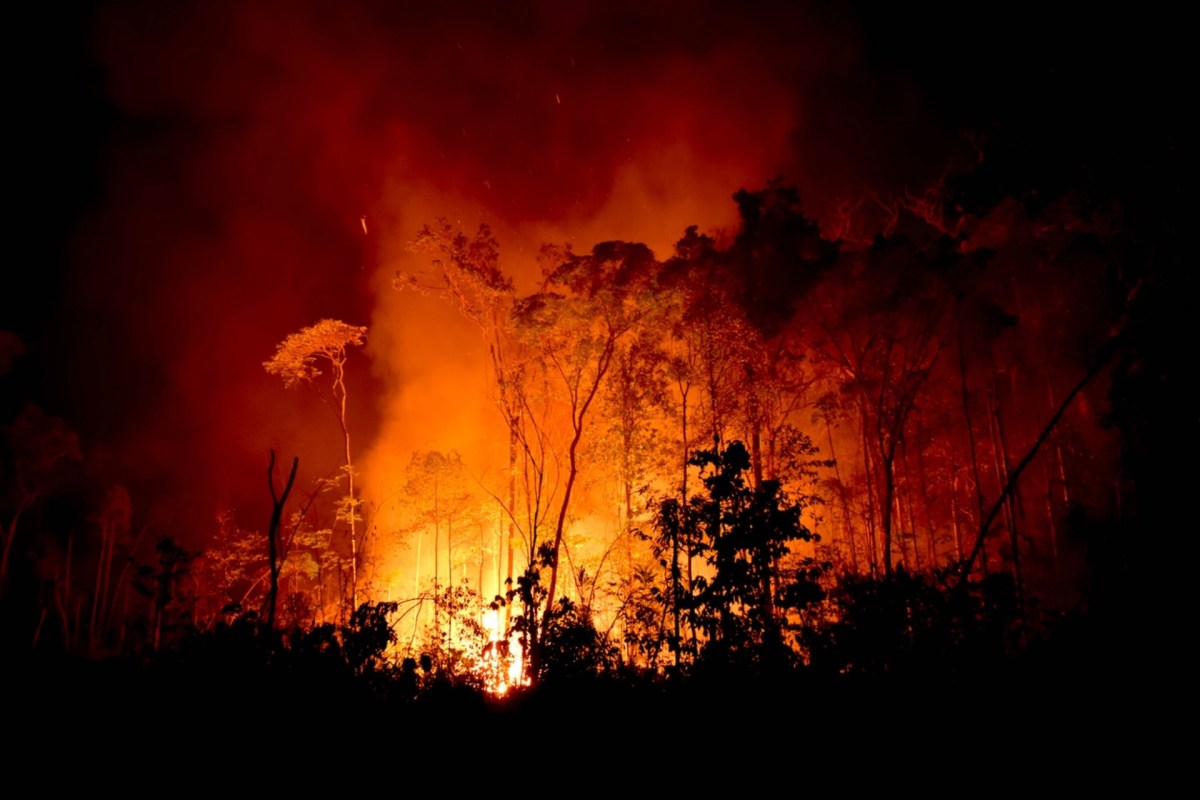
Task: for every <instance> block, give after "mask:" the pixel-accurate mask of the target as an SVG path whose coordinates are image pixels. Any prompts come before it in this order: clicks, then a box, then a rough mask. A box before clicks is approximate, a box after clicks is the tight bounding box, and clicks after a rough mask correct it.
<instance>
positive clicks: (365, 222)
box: [358, 214, 367, 236]
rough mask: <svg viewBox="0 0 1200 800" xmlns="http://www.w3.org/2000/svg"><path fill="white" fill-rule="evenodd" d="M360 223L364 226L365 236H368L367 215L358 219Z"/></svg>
mask: <svg viewBox="0 0 1200 800" xmlns="http://www.w3.org/2000/svg"><path fill="white" fill-rule="evenodd" d="M358 221H359V222H360V223H361V224H362V229H363V236H366V235H367V215H366V214H363V215H362V216H361V217H359V218H358Z"/></svg>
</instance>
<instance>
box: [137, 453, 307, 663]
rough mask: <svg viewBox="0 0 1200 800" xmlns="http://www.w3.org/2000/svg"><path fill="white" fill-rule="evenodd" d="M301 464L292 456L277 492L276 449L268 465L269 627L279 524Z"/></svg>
mask: <svg viewBox="0 0 1200 800" xmlns="http://www.w3.org/2000/svg"><path fill="white" fill-rule="evenodd" d="M299 466H300V458H299V457H298V456H297V457H294V458H292V470H291V472H290V473H289V474H288V479H287V483H285V484H284V487H283V492H282V493H281V494H277V493H276V491H275V451H274V450H272V451H271V460H270V462H269V463H268V465H267V485H268V486H269V487H270V489H271V524H270V528H269V529H268V531H267V555H268V558H269V560H270V569H271V588H270V589H269V590H268V593H267V627H268V628H274V627H275V604H276V600H277V598H278V595H279V571H280V569H282V566H283V565H282V564H280V563H279V561H278V558H279V553H278V547H279V526H280V523H281V522H282V520H283V505H284V503H286V502H287V498H288V495H289V494H291V491H292V484H293V483H294V482H295V480H296V469H297V467H299ZM154 642H155V644H154V649H155V650H157V649H158V631H157V621H156V629H155V635H154Z"/></svg>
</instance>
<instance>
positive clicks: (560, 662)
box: [539, 597, 619, 683]
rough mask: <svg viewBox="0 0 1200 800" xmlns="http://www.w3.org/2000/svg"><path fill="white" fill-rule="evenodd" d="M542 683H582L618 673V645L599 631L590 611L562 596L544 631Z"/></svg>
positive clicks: (542, 641) (540, 677)
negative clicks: (582, 681)
mask: <svg viewBox="0 0 1200 800" xmlns="http://www.w3.org/2000/svg"><path fill="white" fill-rule="evenodd" d="M541 635H542V640H541V663H540V669H541V672H540V674H539V680H540V682H542V683H555V682H559V681H581V680H586V679H589V678H594V677H597V676H601V675H604V674H606V673H610V672H612V671H614V670H615V669H616V667H617V664H618V663H619V659H618V651H617V647H616V645H614V644H613V643H611V642H609V641H607V639H606V638H605V637H604V636H603V635H601V634H600V632H599V631H597V630H596V626H595V624H594V622H593V620H592V617H591V615H590V614H589V613H588V612H587V609H586V608H583V607H581V606H578V605H576V604H575V603H573V602H572V601H571V600H570V599H569V598H566V597H560V598H559V600H558V603H557V604H556V605H555V608H554V611H553V612H552V613H551V614H550V615H549V623H548V624H547V625H546V626H545V627H544V628H543V630H542V634H541Z"/></svg>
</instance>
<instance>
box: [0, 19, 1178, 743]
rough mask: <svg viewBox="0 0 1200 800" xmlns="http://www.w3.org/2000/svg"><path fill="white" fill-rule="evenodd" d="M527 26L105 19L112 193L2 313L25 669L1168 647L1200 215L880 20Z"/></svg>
mask: <svg viewBox="0 0 1200 800" xmlns="http://www.w3.org/2000/svg"><path fill="white" fill-rule="evenodd" d="M518 5H519V8H513V9H509V10H506V11H502V12H501V11H496V10H493V9H491V7H490V6H489V5H488V4H482V3H480V4H474V3H467V4H465V5H464V6H463V7H461V8H457V7H456V9H454V10H447V11H444V12H443V11H437V10H433V9H427V8H423V9H408V8H403V9H399V10H398V9H392V8H390V6H389V4H388V3H348V4H343V5H339V6H338V8H336V9H335V8H329V7H327V5H326V4H320V3H312V4H310V3H299V4H297V5H296V7H295V8H289V9H288V10H287V13H286V14H284V13H282V11H281V10H280V9H275V10H274V11H266V10H264V9H260V8H257V7H251V6H247V5H244V4H240V3H228V4H224V3H217V4H216V5H215V6H212V5H211V4H187V3H185V4H181V5H180V6H179V7H178V8H175V9H173V10H171V11H170V12H169V13H168V12H163V11H161V9H158V8H157V7H156V4H151V3H138V2H134V3H129V4H121V5H115V4H114V5H110V4H107V3H101V4H99V5H98V6H97V7H96V8H95V9H93V12H94V13H93V15H92V16H89V17H88V18H87V20H86V21H85V22H81V23H80V24H81V26H82V27H84V28H86V30H87V41H88V47H87V48H86V54H84V53H83V52H81V53H79V54H76V55H75V56H74V58H75V59H76V60H77V61H78V62H79V63H78V64H77V65H76V66H77V69H78V71H79V73H80V74H79V75H78V76H77V79H76V80H77V83H78V85H77V86H75V87H74V88H75V91H76V92H77V93H83V94H86V95H87V97H88V100H89V102H90V103H92V104H93V105H95V106H96V109H93V113H94V114H95V116H96V120H95V123H96V128H97V130H96V132H95V134H94V139H95V141H94V142H92V143H91V144H90V147H91V148H92V151H93V154H94V156H95V158H94V161H95V164H93V165H91V166H90V168H91V169H92V171H93V172H94V177H95V180H96V181H97V184H98V185H97V186H95V187H92V188H93V189H94V191H93V192H92V193H90V194H86V195H85V194H84V193H82V190H81V194H80V196H79V198H78V200H77V203H78V207H77V208H74V209H72V210H71V214H72V222H71V226H70V230H69V231H68V230H63V231H59V232H58V236H57V237H54V240H55V241H56V242H57V241H58V240H59V239H61V240H62V243H60V244H56V245H55V250H54V255H53V258H54V259H56V263H57V264H58V267H57V269H58V272H56V273H54V275H53V278H52V280H51V281H50V282H49V283H48V284H47V286H46V287H45V288H46V292H47V295H48V296H49V295H51V294H53V295H54V296H53V299H46V300H44V301H42V302H41V305H37V304H35V303H33V302H32V301H30V303H29V310H25V311H22V313H21V314H17V313H15V310H14V312H13V313H12V314H11V321H10V318H7V316H6V318H5V319H0V392H2V394H0V399H3V403H2V404H0V537H2V538H0V622H2V624H3V633H4V637H5V639H4V640H5V642H6V644H10V645H11V646H12V647H13V648H15V649H19V651H20V652H21V653H26V652H28V653H29V654H31V659H36V658H42V657H50V656H53V657H60V658H64V659H81V660H88V661H90V660H96V661H101V660H106V659H114V660H121V659H127V660H128V663H135V664H137V665H138V668H139V669H146V670H152V669H157V668H161V669H178V670H180V671H181V674H182V672H183V671H184V670H185V667H182V666H180V665H181V664H182V665H195V669H196V670H197V671H198V672H199V671H200V670H202V669H205V668H207V669H209V670H210V671H211V672H213V673H215V674H235V673H236V674H239V675H240V674H242V673H238V672H237V670H234V669H230V670H229V671H228V673H223V672H222V669H224V668H225V665H228V664H231V663H238V664H241V663H245V662H254V663H258V664H260V665H261V666H262V673H261V674H262V675H268V674H269V675H271V676H275V675H284V676H287V677H286V678H280V679H279V680H285V681H295V686H294V687H293V689H295V691H296V692H297V696H304V697H307V695H306V694H304V693H307V692H310V691H313V690H312V689H311V687H310V686H308V685H307V684H308V683H309V682H308V681H305V680H304V679H303V676H308V675H320V676H321V677H320V680H319V681H317V682H327V684H328V686H335V687H337V688H336V692H337V693H342V694H337V700H336V702H331V705H336V704H337V703H340V702H347V703H350V702H351V701H348V700H346V698H349V697H354V698H356V700H355V701H353V702H357V701H358V700H360V699H361V698H362V697H366V696H370V697H373V698H375V699H377V700H381V702H384V701H386V703H393V702H394V703H395V704H396V705H395V707H401V708H408V707H412V706H416V705H419V704H420V703H421V702H426V701H428V702H447V703H449V702H451V701H450V700H448V699H447V698H454V697H458V695H455V694H454V692H456V691H460V690H461V691H463V692H474V693H478V694H480V695H484V696H487V697H488V698H489V699H491V700H497V702H498V698H508V699H510V700H511V699H512V698H514V697H524V696H527V695H530V694H532V693H535V692H537V691H539V690H544V691H555V690H558V687H562V686H587V687H590V689H595V687H596V686H597V685H599V683H601V682H603V681H608V682H610V684H611V685H620V686H622V687H625V688H628V687H638V688H639V689H645V688H646V687H661V686H680V685H683V684H686V683H687V682H689V681H694V682H696V685H702V686H705V687H708V688H711V687H712V686H745V685H763V686H766V685H770V686H772V687H774V686H789V687H792V686H795V685H797V681H799V680H800V679H801V676H803V678H804V679H805V680H822V681H828V682H829V683H828V684H827V685H830V686H833V685H840V684H837V683H836V682H837V681H839V680H842V679H845V678H847V676H849V677H851V678H853V677H855V676H871V677H879V676H883V677H886V678H888V679H895V678H896V676H921V677H926V676H935V677H936V679H937V680H939V681H941V680H942V679H945V680H946V681H947V685H950V682H951V679H953V680H960V679H961V680H963V681H964V682H966V683H967V684H970V683H971V681H972V680H974V679H976V678H978V676H987V677H986V679H984V678H978V684H979V685H984V684H985V683H987V682H988V681H992V680H993V678H995V676H996V675H999V674H1001V673H1002V672H1003V671H1004V670H1006V669H1009V668H1011V669H1012V671H1013V673H1015V672H1017V671H1018V669H1017V667H1016V666H1014V665H1022V666H1024V665H1027V664H1028V663H1029V662H1030V660H1031V659H1033V658H1034V657H1035V656H1031V655H1030V654H1031V653H1037V654H1038V655H1037V656H1036V657H1037V658H1042V659H1044V662H1049V661H1053V660H1054V658H1055V657H1057V656H1061V654H1062V653H1064V652H1068V651H1072V648H1074V647H1075V646H1076V643H1077V642H1079V641H1085V642H1087V647H1088V648H1096V649H1100V647H1101V646H1100V645H1098V644H1097V643H1099V642H1102V641H1104V640H1105V639H1106V637H1107V635H1108V633H1107V626H1109V625H1112V624H1120V625H1127V624H1128V625H1131V626H1134V623H1132V622H1130V620H1132V619H1135V618H1136V617H1134V616H1128V615H1127V611H1126V609H1127V607H1128V604H1127V603H1126V600H1127V599H1128V592H1129V586H1130V582H1131V580H1132V579H1131V578H1130V577H1129V576H1130V575H1131V574H1134V573H1135V572H1136V570H1134V569H1133V568H1132V567H1130V566H1129V563H1128V561H1127V559H1128V558H1129V557H1130V556H1129V555H1128V553H1127V552H1126V548H1125V547H1124V546H1123V544H1122V543H1124V542H1128V541H1131V537H1134V536H1138V535H1145V531H1147V530H1149V529H1150V528H1149V526H1150V525H1151V524H1152V523H1153V525H1155V526H1157V525H1159V524H1161V522H1162V517H1161V515H1162V514H1163V513H1164V512H1163V511H1161V510H1160V509H1161V508H1162V507H1163V506H1164V503H1163V502H1162V499H1163V493H1164V492H1165V490H1163V489H1162V488H1161V486H1162V481H1161V480H1160V478H1161V471H1162V470H1163V469H1164V467H1162V466H1160V461H1161V453H1162V450H1163V448H1164V444H1165V443H1166V442H1170V441H1171V440H1172V434H1169V433H1164V431H1166V430H1169V429H1170V427H1171V421H1170V420H1169V419H1167V418H1166V415H1165V414H1163V413H1161V410H1160V409H1159V408H1158V406H1157V404H1158V403H1159V402H1160V401H1161V400H1162V399H1163V396H1165V395H1166V394H1168V390H1167V389H1166V388H1164V387H1168V386H1169V385H1170V384H1169V382H1168V381H1167V379H1166V377H1165V369H1166V368H1165V367H1164V366H1163V365H1164V361H1165V359H1163V358H1162V357H1161V356H1160V355H1159V354H1158V350H1159V348H1160V346H1161V344H1162V343H1163V341H1165V340H1166V338H1168V337H1166V336H1165V334H1164V333H1163V330H1162V326H1164V325H1165V324H1166V323H1165V322H1164V321H1163V320H1164V319H1166V318H1167V317H1168V316H1169V315H1168V314H1167V313H1166V310H1165V308H1166V306H1165V300H1164V297H1165V296H1167V295H1170V294H1175V293H1176V292H1174V291H1173V290H1169V289H1170V287H1172V286H1173V284H1172V283H1171V282H1172V281H1174V280H1177V279H1176V278H1175V277H1174V275H1175V270H1176V269H1177V267H1178V264H1177V262H1178V252H1177V251H1176V249H1175V248H1176V246H1177V243H1176V241H1175V238H1174V237H1176V236H1177V233H1178V230H1180V229H1181V227H1180V225H1179V224H1178V220H1177V219H1176V217H1175V216H1172V214H1178V211H1171V209H1174V208H1175V206H1174V205H1171V206H1170V207H1169V208H1168V209H1167V210H1165V211H1164V210H1163V209H1162V208H1160V207H1159V203H1158V200H1157V199H1156V198H1155V196H1154V195H1153V193H1152V192H1149V191H1146V190H1145V187H1144V186H1143V185H1142V183H1141V181H1143V180H1144V178H1143V177H1142V172H1141V171H1136V174H1133V175H1131V174H1129V171H1128V170H1129V168H1128V166H1126V164H1125V162H1124V161H1123V160H1122V159H1121V157H1120V156H1119V153H1117V154H1116V155H1114V152H1115V151H1114V150H1113V145H1112V142H1110V141H1108V140H1102V139H1100V138H1098V137H1100V134H1099V133H1097V132H1096V131H1093V130H1092V129H1091V128H1084V127H1083V123H1082V122H1076V121H1073V120H1075V119H1076V117H1078V116H1079V115H1080V114H1082V113H1083V111H1085V110H1087V109H1090V108H1091V107H1092V105H1094V104H1088V103H1085V102H1083V101H1080V102H1078V103H1072V104H1071V105H1070V109H1067V110H1059V109H1058V104H1059V103H1060V102H1063V101H1062V99H1061V98H1062V91H1059V90H1055V89H1054V87H1053V86H1051V85H1049V84H1047V85H1045V86H1043V85H1042V84H1040V83H1037V82H1035V81H1028V82H1027V83H1028V85H1025V84H1023V89H1022V91H1021V92H1019V93H1010V91H1011V90H1008V89H1002V88H1000V87H1002V86H1007V83H1005V81H1006V80H1007V79H1008V78H1009V77H1011V76H1012V75H1015V74H1016V72H1017V71H1018V69H1027V67H1022V66H1020V65H1015V64H1009V63H1007V62H1006V63H1005V64H1004V65H1003V69H1001V66H999V65H993V64H992V62H991V61H985V59H986V58H991V59H993V60H995V59H998V58H1003V57H1007V56H1006V55H1005V53H1006V52H1007V51H1005V52H1000V51H999V50H997V49H995V48H985V49H986V50H987V53H986V54H981V55H976V54H974V53H971V52H966V51H965V50H964V47H963V46H961V45H957V46H956V45H954V43H952V42H946V43H940V42H934V41H931V40H930V38H929V37H930V36H931V34H930V33H929V32H928V31H927V30H926V28H928V26H926V25H916V24H913V25H911V26H908V27H906V28H905V29H906V30H907V31H908V34H909V35H910V36H913V37H916V36H923V37H925V38H924V39H923V40H922V41H921V42H920V44H921V45H922V46H920V47H917V46H914V47H908V46H905V47H900V46H899V45H898V44H896V43H895V42H893V41H892V40H891V39H890V38H889V37H890V35H891V34H890V33H881V31H882V30H884V29H887V28H889V27H890V23H892V22H895V20H891V19H890V18H888V19H883V18H878V19H877V18H876V17H874V16H871V15H870V14H867V13H866V11H862V12H860V13H853V12H852V11H851V10H846V11H845V12H842V11H835V10H833V9H825V8H824V7H822V8H821V9H817V8H815V7H809V6H807V5H805V4H799V5H797V4H785V3H778V4H768V6H770V8H769V11H764V12H763V13H764V15H765V16H764V17H763V18H761V19H759V18H754V17H752V16H751V15H748V14H745V13H740V12H739V13H734V12H733V11H731V10H730V9H727V8H725V7H724V6H723V4H718V3H707V2H702V3H700V4H699V5H698V6H697V7H696V8H695V9H694V10H693V11H692V12H691V13H689V14H688V15H686V18H684V15H681V14H680V15H674V16H672V15H668V14H664V13H661V12H657V11H654V10H653V9H647V8H642V7H641V5H644V4H631V3H623V2H619V3H616V4H615V5H612V4H600V3H580V4H566V5H567V6H569V7H566V8H558V7H557V6H555V7H551V6H550V5H547V4H539V3H531V4H518ZM874 13H882V12H874ZM918 29H919V30H918ZM1022 30H1023V29H1022ZM1014 35H1015V34H1014ZM940 45H944V47H945V48H947V50H946V51H945V53H943V54H941V55H939V53H942V51H939V50H937V49H936V46H940ZM1031 46H1032V45H1031ZM1077 46H1079V47H1082V46H1083V45H1077ZM931 48H932V49H931ZM1036 53H1038V54H1040V56H1041V57H1043V58H1046V59H1051V58H1052V56H1051V54H1050V49H1048V48H1047V49H1046V52H1043V51H1042V50H1041V49H1036ZM950 56H953V59H951V60H954V63H958V62H959V61H961V62H964V64H965V63H966V62H967V61H968V60H969V59H975V60H974V61H971V63H972V64H974V67H975V73H974V74H976V76H977V79H978V80H979V81H980V82H981V85H979V86H976V85H974V84H970V83H969V82H968V78H967V77H966V76H968V75H970V74H972V73H971V70H970V69H967V68H966V66H964V67H963V68H961V69H955V70H954V75H946V74H944V72H945V70H944V69H943V68H942V67H941V66H939V65H942V64H943V62H945V61H946V60H947V59H950ZM1052 60H1053V62H1054V64H1056V65H1058V64H1059V61H1058V58H1057V57H1054V58H1053V59H1052ZM947 63H949V62H947ZM1064 63H1066V62H1064ZM1069 63H1070V64H1075V63H1076V62H1075V61H1070V62H1069ZM1064 68H1065V67H1064ZM1072 68H1073V69H1074V68H1077V67H1072ZM1050 72H1052V71H1047V74H1048V75H1049V74H1050ZM84 73H86V75H85V74H84ZM93 73H94V74H95V76H99V77H87V76H92V75H93ZM1010 73H1011V74H1010ZM985 77H990V83H989V82H988V81H987V80H985ZM1026 77H1029V76H1028V75H1027V76H1026ZM1034 77H1037V78H1038V80H1045V81H1047V82H1049V81H1051V78H1050V77H1045V76H1043V75H1041V74H1040V73H1039V74H1037V75H1036V76H1034ZM1001 78H1003V79H1004V80H1001ZM1077 83H1078V84H1080V85H1085V84H1086V85H1090V84H1088V83H1087V82H1085V81H1078V82H1077ZM982 84H987V85H982ZM1075 85H1076V84H1072V87H1074V86H1075ZM1059 88H1060V89H1061V87H1059ZM967 90H971V91H967ZM975 90H978V93H979V97H978V98H976V99H971V98H975V94H974V92H975ZM1072 91H1074V88H1072ZM1113 91H1114V92H1115V91H1116V90H1113ZM1122 96H1123V95H1122ZM1139 97H1140V95H1139ZM1031 98H1033V99H1031ZM1037 98H1041V99H1040V100H1038V101H1037V102H1036V103H1034V100H1035V99H1037ZM1105 99H1106V100H1107V95H1106V96H1105ZM1128 102H1129V103H1135V101H1134V100H1128ZM1142 102H1143V101H1141V100H1137V101H1136V103H1137V105H1136V107H1137V108H1139V109H1143V111H1144V112H1145V113H1150V112H1149V111H1145V109H1144V108H1143V106H1142V105H1141V103H1142ZM989 103H991V104H992V105H989ZM1025 104H1029V105H1028V106H1027V105H1025ZM993 106H994V108H995V110H993ZM1152 107H1153V106H1152ZM97 109H98V110H97ZM981 109H982V110H981ZM1071 111H1073V112H1074V113H1075V116H1072V114H1071V113H1069V112H1071ZM81 113H82V112H81ZM993 114H995V115H996V117H995V118H993V116H992V115H993ZM1090 118H1091V117H1089V119H1090ZM1046 119H1051V120H1052V121H1054V122H1055V123H1056V125H1050V126H1048V123H1046V122H1045V120H1046ZM1068 126H1070V127H1068ZM1047 127H1049V128H1050V130H1049V131H1047V130H1046V128H1047ZM80 135H82V134H80ZM1146 149H1147V150H1150V149H1152V148H1146ZM1159 172H1160V173H1164V174H1165V173H1166V172H1169V170H1165V169H1164V170H1159ZM64 213H65V212H64ZM1178 294H1182V293H1178ZM5 313H6V315H8V314H9V311H8V309H7V308H6V310H5ZM264 471H265V472H266V476H265V477H266V478H267V480H266V482H265V485H264V480H263V478H264V475H263V473H264ZM1105 615H1108V616H1105ZM1097 620H1098V621H1097ZM1114 620H1115V622H1114ZM1135 627H1136V626H1135ZM1081 647H1082V646H1081ZM1103 647H1104V648H1106V647H1108V643H1107V642H1105V644H1104V645H1103ZM1084 649H1086V648H1084ZM1096 649H1087V653H1088V656H1076V655H1075V654H1074V652H1073V651H1072V652H1071V655H1070V658H1076V657H1078V658H1079V660H1080V661H1083V660H1086V659H1087V658H1088V657H1090V655H1091V654H1093V653H1094V652H1096ZM1081 652H1082V650H1081ZM1045 653H1051V654H1052V655H1051V656H1046V655H1044V654H1045ZM1062 658H1064V659H1065V660H1069V659H1068V657H1067V656H1062ZM172 659H174V660H172ZM1044 662H1039V663H1038V666H1040V667H1041V666H1044ZM1064 663H1065V661H1064ZM1072 663H1074V662H1072ZM162 664H169V667H161V666H160V665H162ZM214 665H215V666H214ZM1031 672H1032V670H1031ZM169 674H170V675H172V676H174V675H175V673H169ZM1005 674H1008V673H1005ZM264 681H265V683H267V684H269V683H270V681H267V680H265V679H264ZM231 682H235V681H233V680H232V679H231ZM995 682H996V683H1001V682H1002V681H1000V680H996V681H995ZM181 683H182V681H181ZM1051 683H1052V682H1051V681H1047V685H1050V684H1051ZM606 685H609V684H606ZM297 687H298V688H297ZM347 687H354V688H352V689H351V688H347ZM547 687H548V688H547ZM590 689H589V690H590ZM227 690H229V687H228V686H222V687H220V691H218V690H217V689H214V694H220V692H225V691H227ZM325 690H326V691H328V692H329V693H330V694H329V697H331V698H332V697H334V695H335V689H332V688H327V689H325ZM272 691H273V690H272ZM356 692H361V693H360V694H356ZM235 694H236V692H231V693H230V696H231V697H232V696H234V695H235ZM253 694H254V690H252V689H246V690H245V692H244V694H243V695H242V696H243V697H247V696H251V695H253ZM267 694H268V692H265V691H264V692H263V695H264V696H266V695H267ZM429 698H439V699H437V700H436V701H433V700H429ZM257 700H258V698H257V697H255V698H254V700H253V702H257ZM231 702H232V701H231ZM455 702H457V701H455ZM514 702H515V701H514ZM248 704H252V702H251V701H248ZM314 704H315V703H314ZM390 707H392V706H389V708H390ZM547 730H550V728H547Z"/></svg>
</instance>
